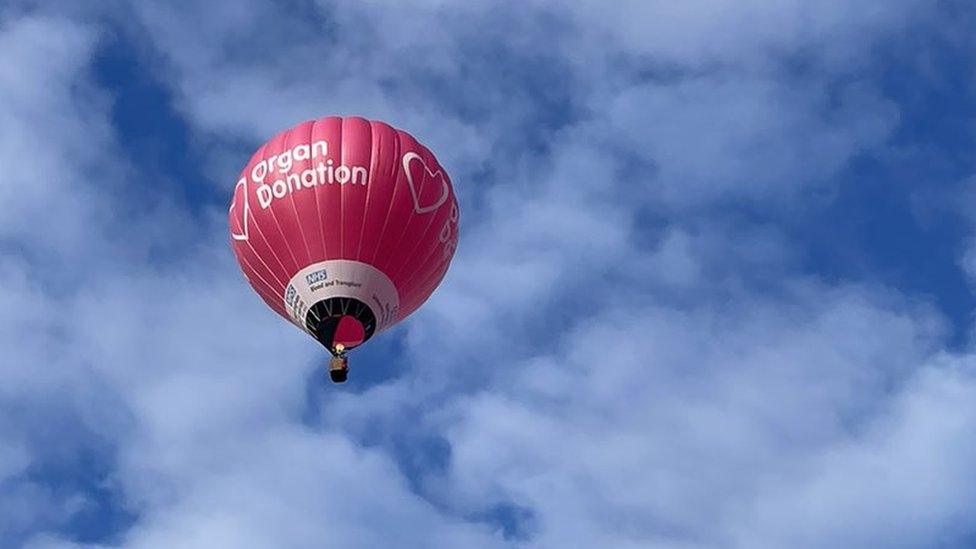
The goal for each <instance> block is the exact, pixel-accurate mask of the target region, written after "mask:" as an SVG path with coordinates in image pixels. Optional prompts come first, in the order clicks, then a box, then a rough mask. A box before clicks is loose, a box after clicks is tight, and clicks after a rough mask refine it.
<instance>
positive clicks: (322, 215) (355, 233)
mask: <svg viewBox="0 0 976 549" xmlns="http://www.w3.org/2000/svg"><path fill="white" fill-rule="evenodd" d="M458 215H459V211H458V204H457V200H456V198H455V196H454V189H453V188H452V186H451V180H450V178H449V177H448V176H447V172H446V171H444V168H442V167H441V165H440V164H439V163H438V162H437V159H436V158H434V155H433V154H432V153H431V152H430V151H429V150H427V148H426V147H424V146H423V145H421V144H420V143H419V142H417V140H416V139H414V138H413V137H412V136H410V134H408V133H406V132H404V131H401V130H397V129H395V128H392V127H390V126H389V125H387V124H384V123H382V122H375V121H371V120H365V119H362V118H338V117H329V118H322V119H319V120H315V121H309V122H305V123H302V124H299V125H298V126H295V127H294V128H292V129H290V130H287V131H285V132H283V133H281V134H279V135H277V136H276V137H275V138H274V139H272V140H271V141H269V142H267V143H265V144H264V145H263V146H262V147H261V148H260V149H258V151H257V152H256V153H255V154H254V156H253V157H252V158H251V160H250V162H248V163H247V166H246V167H245V168H244V171H243V172H241V175H240V177H239V178H238V180H237V186H236V187H235V188H234V198H233V201H232V202H231V205H230V211H229V218H230V233H231V239H232V240H231V243H232V246H233V248H234V254H235V255H236V256H237V260H238V262H239V263H240V265H241V269H242V270H243V271H244V276H245V277H247V280H248V282H250V283H251V286H252V287H253V288H254V290H255V291H256V292H257V293H258V295H260V296H261V298H262V299H264V301H265V303H267V304H268V306H269V307H271V309H273V310H274V311H275V312H277V313H278V314H279V315H281V316H282V317H284V318H286V319H288V320H290V321H291V322H293V323H295V324H296V325H297V326H298V327H299V328H301V329H303V330H305V331H306V332H308V333H309V334H310V335H311V336H312V337H314V338H315V339H317V340H318V341H319V342H321V343H322V345H324V346H325V347H326V348H327V349H328V350H329V351H330V352H331V353H332V354H333V356H334V358H333V359H332V362H331V366H330V373H331V375H332V379H333V381H337V382H340V381H345V377H346V372H347V371H348V368H347V365H346V359H345V356H344V352H345V351H346V350H348V349H352V348H354V347H356V346H358V345H361V344H363V343H364V342H365V341H367V340H368V339H369V338H370V337H372V336H373V335H375V334H377V333H379V332H382V331H383V330H386V329H387V328H389V327H391V326H393V325H394V324H396V323H397V322H399V321H400V320H402V319H404V318H405V317H407V316H408V315H409V314H410V313H412V312H413V311H415V310H416V309H417V308H418V307H420V305H421V304H423V302H424V301H426V300H427V298H428V297H430V295H431V293H432V292H433V291H434V289H435V288H437V285H438V284H439V283H440V281H441V279H442V278H443V277H444V274H445V273H446V272H447V268H448V266H449V265H450V263H451V258H452V257H453V256H454V250H455V248H456V247H457V242H458Z"/></svg>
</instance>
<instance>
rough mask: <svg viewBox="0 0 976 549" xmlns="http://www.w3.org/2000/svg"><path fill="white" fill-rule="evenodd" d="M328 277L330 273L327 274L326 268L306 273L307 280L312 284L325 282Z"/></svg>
mask: <svg viewBox="0 0 976 549" xmlns="http://www.w3.org/2000/svg"><path fill="white" fill-rule="evenodd" d="M328 277H329V275H328V274H326V272H325V269H319V270H318V271H313V272H311V273H308V274H307V275H305V282H307V283H308V285H309V286H311V285H313V284H318V283H319V282H325V279H327V278H328Z"/></svg>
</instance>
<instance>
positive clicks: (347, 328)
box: [305, 297, 376, 352]
mask: <svg viewBox="0 0 976 549" xmlns="http://www.w3.org/2000/svg"><path fill="white" fill-rule="evenodd" d="M305 325H306V326H307V327H308V331H309V332H310V333H311V334H312V335H313V336H315V339H317V340H318V341H319V343H321V344H322V345H324V346H325V348H327V349H329V351H330V352H331V351H334V349H335V348H336V345H338V344H342V345H343V346H344V347H345V348H346V349H352V348H353V347H356V346H359V345H362V344H363V343H364V342H366V341H367V340H368V339H369V338H370V337H372V335H373V332H374V331H376V315H374V314H373V311H372V309H370V308H369V306H368V305H366V304H365V303H363V302H362V301H360V300H358V299H356V298H353V297H332V298H329V299H323V300H322V301H319V302H317V303H316V304H315V305H313V306H311V307H309V310H308V314H307V315H306V317H305Z"/></svg>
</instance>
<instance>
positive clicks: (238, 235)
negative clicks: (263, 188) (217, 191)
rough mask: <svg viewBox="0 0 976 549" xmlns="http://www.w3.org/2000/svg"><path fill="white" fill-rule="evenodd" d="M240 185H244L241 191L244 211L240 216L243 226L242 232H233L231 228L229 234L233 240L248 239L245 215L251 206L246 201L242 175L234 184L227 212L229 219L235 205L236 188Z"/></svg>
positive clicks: (244, 182)
mask: <svg viewBox="0 0 976 549" xmlns="http://www.w3.org/2000/svg"><path fill="white" fill-rule="evenodd" d="M241 187H244V192H243V193H241V196H242V197H243V199H244V207H243V208H241V209H242V210H243V211H244V215H242V216H241V227H242V228H243V232H240V233H235V232H234V229H233V228H231V230H230V236H231V237H232V238H233V239H234V240H247V239H248V231H247V216H248V214H250V213H251V206H249V205H248V203H247V178H245V177H242V178H241V179H240V180H239V181H238V182H237V185H235V186H234V201H233V202H231V204H230V210H228V212H227V214H228V215H229V216H230V217H231V219H233V215H234V209H235V208H236V207H237V189H239V188H241Z"/></svg>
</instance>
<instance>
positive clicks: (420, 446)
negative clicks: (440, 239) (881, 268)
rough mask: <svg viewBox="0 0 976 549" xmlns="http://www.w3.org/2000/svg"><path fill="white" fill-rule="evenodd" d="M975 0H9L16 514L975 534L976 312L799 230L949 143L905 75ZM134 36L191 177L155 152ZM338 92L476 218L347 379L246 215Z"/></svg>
mask: <svg viewBox="0 0 976 549" xmlns="http://www.w3.org/2000/svg"><path fill="white" fill-rule="evenodd" d="M951 7H952V6H949V5H948V4H945V5H942V4H940V5H938V6H936V5H932V4H930V3H923V2H914V1H907V0H905V1H898V2H890V1H889V2H880V1H877V2H875V1H869V2H860V3H857V4H856V5H854V4H850V3H848V2H839V1H829V2H820V3H818V4H817V5H816V6H811V5H809V3H806V2H798V1H797V2H793V1H790V2H766V1H759V0H754V1H748V2H738V3H735V4H734V5H733V4H729V3H725V2H714V1H704V0H703V1H698V2H686V3H683V4H681V5H680V6H677V5H675V4H674V3H670V2H625V3H620V4H618V5H617V6H616V7H615V9H612V10H610V9H607V7H606V5H605V4H604V3H599V2H587V1H579V2H574V3H571V4H557V3H549V2H504V3H495V2H484V3H480V2H472V3H466V4H465V5H464V6H460V5H457V4H454V3H447V2H437V1H423V2H412V3H409V4H397V5H396V6H392V5H390V4H388V3H381V2H344V1H339V2H324V1H322V2H317V3H316V2H299V3H288V4H287V5H276V4H272V3H268V2H261V1H257V0H254V1H248V2H243V3H242V2H224V1H216V2H209V3H205V5H198V3H192V2H184V3H172V2H138V3H132V4H125V3H113V4H111V5H109V6H108V7H104V8H101V9H100V10H98V11H97V12H82V11H77V10H62V11H60V12H58V13H55V10H54V8H51V7H50V6H35V5H29V4H23V5H18V6H16V7H10V8H8V9H6V10H0V84H2V85H0V122H2V123H0V165H4V166H8V167H11V168H9V169H8V170H7V174H8V176H7V180H6V182H5V183H4V184H3V185H0V208H2V209H3V211H4V215H3V216H2V218H0V250H2V255H0V280H2V281H3V284H2V285H0V318H2V321H0V341H2V344H3V348H4V349H7V353H6V357H7V358H6V360H4V361H2V362H0V410H2V411H3V414H2V415H3V418H4V419H2V420H0V438H2V440H3V441H4V443H3V445H0V541H2V542H3V543H2V544H4V545H25V544H26V545H27V546H30V547H35V548H48V547H94V546H97V547H146V548H155V547H171V546H174V545H178V546H180V547H377V546H398V547H431V546H434V547H437V546H463V547H495V546H526V547H661V548H678V547H682V548H689V547H703V548H705V547H787V546H788V547H956V546H965V544H966V543H967V542H971V541H972V539H973V536H974V535H976V531H974V530H973V528H972V526H971V525H972V524H974V519H976V516H974V512H976V505H974V503H976V502H974V501H972V499H973V496H972V495H971V494H974V493H976V490H974V488H976V486H972V484H973V481H971V480H970V479H971V478H976V475H974V474H973V473H974V470H973V465H972V464H973V463H976V459H974V458H976V447H974V445H973V443H972V442H971V439H972V436H971V433H972V432H973V430H974V428H976V405H974V404H973V402H976V399H974V396H976V379H974V376H973V372H974V370H973V357H972V355H971V354H970V353H969V352H968V338H967V337H964V338H963V339H965V340H966V343H964V344H962V345H958V344H952V342H951V339H952V337H951V334H953V333H955V332H959V331H962V332H967V331H968V329H969V327H968V326H962V327H960V326H954V325H952V323H951V320H950V319H948V318H947V317H946V315H945V313H944V311H943V310H941V306H940V302H939V300H938V299H934V298H933V297H932V296H931V295H927V294H925V293H923V292H917V291H913V289H911V288H905V287H898V286H897V285H895V286H892V285H890V284H885V283H882V282H880V280H884V279H886V273H868V275H867V276H863V275H862V276H859V277H848V276H843V274H844V273H846V272H848V271H846V270H845V269H846V264H845V263H844V262H845V261H846V259H847V257H848V256H847V255H845V253H846V252H847V251H848V250H849V249H848V248H846V247H845V246H846V244H845V243H843V242H838V243H837V245H836V247H837V254H836V255H834V256H830V257H829V258H828V259H826V260H825V259H824V258H823V257H821V256H818V255H817V254H816V253H815V250H814V249H813V248H812V246H811V242H810V241H809V240H808V238H807V237H806V236H804V235H806V234H808V233H809V232H817V231H826V230H828V229H830V227H828V226H826V225H825V226H824V227H822V228H821V227H818V226H814V227H810V226H807V225H805V224H804V223H805V222H806V221H807V220H818V221H819V222H820V223H831V224H832V223H835V222H836V223H837V224H840V225H843V224H844V223H845V222H847V221H848V220H847V219H846V218H838V219H836V220H832V219H830V217H829V216H828V215H827V214H825V213H824V212H846V211H854V212H869V211H870V210H871V208H872V207H873V204H872V203H870V202H867V201H865V199H864V198H863V196H861V195H858V194H857V192H856V191H857V190H858V189H861V188H865V187H866V186H868V184H869V182H868V181H867V179H868V178H869V177H871V174H872V173H877V172H880V173H891V172H894V171H897V170H896V168H897V167H898V166H900V165H901V162H903V159H904V157H905V155H906V154H907V153H906V151H909V150H910V151H912V154H913V155H915V156H913V158H916V159H918V161H921V162H931V163H933V165H934V164H936V163H938V162H944V161H945V158H944V157H943V156H942V155H941V154H934V153H933V155H932V156H931V157H930V156H929V155H928V153H926V152H925V151H926V150H932V149H933V147H931V146H930V143H927V142H924V141H925V140H929V139H934V140H935V142H936V143H939V140H940V139H945V140H946V141H947V142H948V141H950V140H953V139H959V138H958V137H957V136H950V135H940V134H936V135H935V137H934V138H933V137H929V136H924V135H921V134H919V135H914V134H912V133H910V132H906V128H907V127H909V126H910V125H911V124H912V123H913V120H914V119H913V118H912V117H913V116H915V115H916V114H915V113H917V108H916V106H915V105H909V104H907V103H906V99H905V96H904V95H902V94H898V93H894V92H893V91H892V86H891V83H890V80H892V78H893V77H892V75H893V74H916V73H917V71H919V70H920V69H919V67H920V66H924V67H928V68H927V69H926V70H928V71H929V73H930V74H931V73H932V72H933V71H934V73H935V74H939V71H940V70H943V69H940V68H939V67H940V66H941V65H939V64H938V63H933V62H932V59H941V58H942V57H951V56H953V55H959V53H960V52H963V51H967V50H966V48H967V47H968V46H967V45H966V44H963V43H960V41H959V39H958V35H957V34H956V33H954V32H953V28H954V27H953V26H952V25H951V24H950V23H949V20H950V19H951V18H953V17H955V18H956V19H960V20H961V19H963V16H962V15H959V14H955V15H953V14H952V13H951V10H950V8H951ZM958 9H959V10H963V11H967V10H968V9H967V8H958ZM907 44H917V48H916V50H917V51H916V52H915V54H914V55H913V56H909V57H907V58H904V59H900V60H899V61H897V62H893V61H892V59H891V58H890V56H889V55H888V52H890V51H903V50H904V49H905V48H906V47H907V46H906V45H907ZM113 48H114V50H113ZM110 50H112V51H120V50H121V51H122V52H123V54H117V55H116V57H115V58H114V61H112V63H115V64H116V65H117V64H119V63H128V64H129V65H127V69H126V70H131V71H134V73H136V74H138V75H140V78H143V79H145V80H146V81H148V82H150V83H151V87H152V89H154V90H157V91H158V94H159V97H162V98H164V99H163V100H161V102H160V103H159V104H157V105H155V106H154V109H156V110H158V111H159V112H165V115H166V117H168V118H166V119H167V120H171V126H168V130H167V131H165V132H163V131H155V132H153V134H152V136H151V137H150V138H149V139H148V141H149V142H152V141H153V140H158V141H159V142H160V143H170V144H173V146H174V147H175V144H177V142H178V144H179V145H180V146H185V147H186V148H187V150H192V151H193V155H194V156H193V157H194V158H199V159H200V160H199V162H198V163H197V164H196V165H194V167H193V169H191V170H183V169H180V170H177V169H176V168H175V167H173V166H171V165H169V164H167V162H166V161H160V158H152V157H149V158H147V157H145V156H143V155H141V154H135V153H134V152H133V150H134V149H132V147H131V146H130V144H131V141H132V140H133V139H136V138H137V137H138V136H135V135H133V130H132V128H131V124H126V123H123V121H122V120H121V119H120V116H121V115H120V105H121V104H122V103H123V102H124V101H125V100H126V97H128V95H127V94H132V93H134V92H133V91H132V90H131V89H129V88H127V84H124V83H123V84H109V83H107V82H108V81H109V80H111V79H110V78H108V76H110V75H111V74H112V71H119V70H121V69H120V67H119V66H116V65H113V64H112V63H109V62H107V61H106V58H107V56H108V54H107V53H106V52H107V51H110ZM120 59H121V60H120ZM932 67H935V68H932ZM956 68H960V67H956ZM937 81H938V78H932V79H931V80H922V81H919V82H918V83H917V84H915V85H914V87H913V88H912V89H913V90H915V91H916V93H917V94H918V95H920V96H923V97H929V96H931V97H937V96H938V93H937V92H938V88H939V86H938V85H937V84H935V83H934V82H937ZM132 85H133V84H131V83H130V84H128V86H132ZM970 86H971V79H967V80H966V85H965V86H963V90H962V91H960V92H959V93H961V94H963V95H967V96H968V94H969V89H970ZM140 93H141V92H140ZM332 113H336V114H361V115H367V116H370V117H374V118H380V119H385V120H388V121H390V122H391V123H394V124H396V125H398V126H401V127H404V128H408V129H410V130H411V131H412V132H413V133H415V134H416V135H418V136H419V137H420V138H421V140H422V141H424V142H425V143H426V144H428V145H429V146H430V147H431V148H432V149H433V150H435V151H436V152H437V154H438V157H439V158H440V159H441V161H442V163H443V164H444V165H445V166H447V167H448V168H449V169H450V170H451V173H452V179H453V180H455V181H456V182H457V185H456V186H457V190H458V192H459V195H460V196H461V201H462V210H463V212H464V215H463V216H462V217H463V223H464V226H463V227H462V242H461V246H460V248H459V250H458V255H457V256H456V258H455V263H454V265H453V266H452V268H451V271H450V273H449V275H448V277H447V278H446V279H445V282H444V284H443V286H442V288H441V289H440V290H439V291H438V293H437V294H436V296H435V297H434V298H433V299H432V300H431V301H430V302H429V303H428V304H426V305H425V307H424V308H423V309H422V310H421V311H419V312H418V313H417V314H416V315H414V316H413V317H411V319H410V320H409V321H408V322H407V323H406V324H405V326H403V327H402V328H399V329H397V330H395V331H394V332H392V333H390V334H385V335H384V337H383V340H382V341H376V342H371V343H375V345H372V347H373V348H372V349H370V350H365V351H364V352H363V353H362V354H361V355H359V356H357V357H356V367H357V368H361V369H362V376H361V377H360V378H359V382H358V383H353V384H350V386H349V387H344V388H341V389H338V388H334V387H332V386H328V385H327V383H326V381H325V379H324V374H323V370H322V364H321V363H322V360H323V358H322V353H321V351H320V350H319V349H317V348H316V345H314V344H313V342H311V341H308V340H307V338H305V337H304V335H303V334H301V333H300V332H298V331H297V330H294V329H293V328H291V327H290V326H287V325H284V324H285V323H283V322H280V319H278V318H277V317H276V316H275V315H273V314H271V313H270V312H269V311H266V310H264V308H263V304H262V303H261V302H260V300H259V299H257V298H256V297H255V296H253V295H251V294H250V293H249V288H248V287H247V285H246V284H245V283H244V281H243V279H242V277H241V276H240V274H239V272H238V269H237V266H236V265H235V264H234V262H233V259H232V258H231V255H230V254H229V249H228V246H227V242H226V240H227V236H226V230H227V229H226V227H225V226H224V221H223V215H224V212H225V208H226V203H227V201H228V200H229V194H230V191H231V188H232V185H233V175H234V174H236V173H237V170H238V169H239V167H240V165H242V164H243V163H244V162H245V161H246V158H247V157H248V156H249V155H250V153H251V152H252V151H253V149H254V148H255V147H256V146H257V145H258V144H259V143H260V142H261V140H262V139H265V138H267V137H268V136H269V135H271V134H272V133H273V132H275V131H276V130H278V129H280V128H282V127H287V126H289V125H292V124H294V123H296V122H299V121H301V120H304V119H308V118H313V117H317V116H320V115H324V114H332ZM153 114H154V115H155V114H158V113H155V112H154V113H153ZM146 118H147V119H149V118H150V116H149V113H147V114H146ZM173 128H177V129H173ZM139 138H142V137H139ZM953 143H954V144H955V142H953ZM948 145H949V143H947V144H946V146H947V147H948ZM935 148H938V147H935ZM148 150H154V149H151V148H150V149H148ZM188 154H189V153H188ZM160 166H161V167H162V169H160ZM869 168H870V169H869ZM872 170H874V171H872ZM886 170H887V171H886ZM926 185H927V186H928V187H930V188H931V189H930V190H931V191H932V193H935V194H940V193H941V194H945V193H946V191H945V189H950V190H952V192H957V191H958V189H959V182H958V181H955V180H952V181H923V182H918V186H919V187H924V186H926ZM922 190H923V191H925V190H927V189H925V188H923V189H922ZM886 192H888V193H890V194H891V195H892V196H898V197H903V198H904V201H905V203H912V202H911V201H912V200H915V199H918V197H919V196H922V197H925V196H931V195H926V194H924V193H923V194H922V195H918V194H915V193H916V192H917V190H916V189H914V188H912V187H911V186H910V185H909V184H908V183H906V182H905V181H903V180H901V179H898V178H892V180H891V182H890V185H889V186H888V187H886ZM950 194H952V193H951V192H950ZM953 196H954V195H953ZM960 196H962V195H961V194H960ZM951 201H952V200H951V199H949V200H940V201H938V202H939V203H940V204H941V205H939V206H933V207H935V208H941V209H939V210H938V215H945V216H948V215H956V214H953V213H951V208H946V207H945V205H944V202H951ZM916 203H917V202H916ZM918 213H919V212H918V211H917V210H913V211H908V210H906V212H905V217H907V218H909V219H912V220H914V221H913V223H918V224H920V225H924V223H925V221H924V219H923V218H919V217H917V215H918ZM851 215H853V216H854V218H856V219H860V217H859V216H861V215H868V214H866V213H864V214H861V213H858V214H851ZM913 216H916V217H913ZM825 220H826V221H825ZM887 229H890V230H891V231H892V233H891V234H892V237H891V238H892V239H896V238H897V234H898V232H897V227H895V226H893V225H892V226H888V227H887ZM903 230H907V229H903ZM851 236H852V237H854V236H855V235H853V234H852V235H851ZM968 236H969V235H959V242H958V245H957V247H958V250H959V255H958V258H957V259H958V261H957V262H956V263H952V264H949V265H946V266H945V269H947V270H953V271H959V272H960V273H962V270H963V269H964V267H966V266H967V265H970V264H971V262H972V261H971V257H972V255H971V254H969V255H966V248H967V246H968V244H967V243H968V242H969V239H968ZM861 251H863V250H861ZM865 253H869V254H870V253H871V251H870V250H868V251H867V252H865ZM967 257H968V258H970V259H966V258H967ZM858 259H863V258H858ZM915 259H917V260H918V261H924V260H925V259H926V258H925V257H924V256H920V257H918V258H915ZM865 261H866V263H867V264H872V263H871V262H870V261H868V260H865ZM970 270H971V269H970ZM837 273H841V275H837ZM872 275H876V276H872ZM960 276H963V275H962V274H960Z"/></svg>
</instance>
